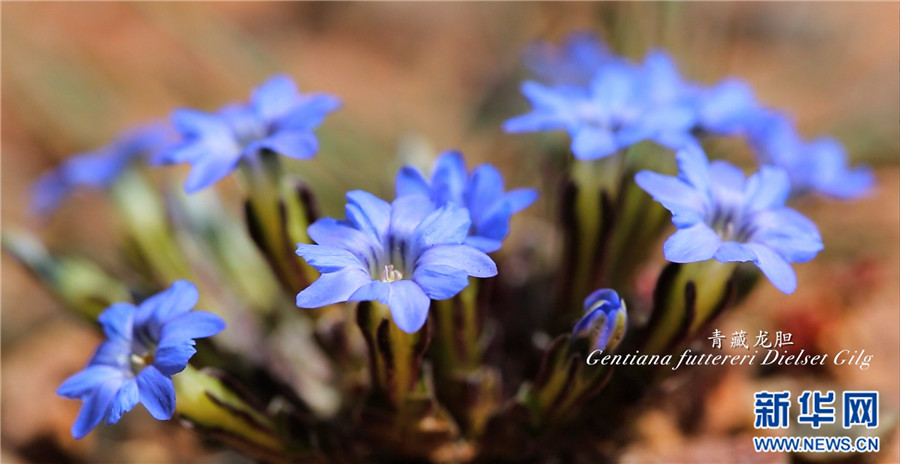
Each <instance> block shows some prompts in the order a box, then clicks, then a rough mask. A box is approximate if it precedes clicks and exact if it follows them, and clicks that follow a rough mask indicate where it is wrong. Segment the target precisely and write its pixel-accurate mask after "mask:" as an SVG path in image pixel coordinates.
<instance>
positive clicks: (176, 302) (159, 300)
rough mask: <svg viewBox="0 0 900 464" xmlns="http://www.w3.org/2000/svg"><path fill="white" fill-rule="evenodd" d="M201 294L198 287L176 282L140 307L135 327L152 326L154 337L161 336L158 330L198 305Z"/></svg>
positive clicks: (184, 282) (183, 281)
mask: <svg viewBox="0 0 900 464" xmlns="http://www.w3.org/2000/svg"><path fill="white" fill-rule="evenodd" d="M199 297H200V294H199V293H198V292H197V287H196V286H195V285H194V284H192V283H190V282H188V281H186V280H176V281H175V282H172V285H171V286H170V287H169V288H168V289H166V290H165V291H163V292H160V293H158V294H156V295H154V296H152V297H150V298H148V299H146V300H144V302H143V303H141V304H140V306H138V310H137V313H136V314H135V317H134V325H135V326H143V325H144V324H148V323H149V324H150V325H151V326H152V330H153V331H154V332H153V335H154V336H157V337H158V336H159V332H158V330H159V329H161V328H162V324H164V323H165V322H167V321H168V320H170V319H173V318H175V317H178V316H180V315H182V314H185V313H187V312H188V311H190V310H191V309H193V308H194V306H196V305H197V300H198V298H199Z"/></svg>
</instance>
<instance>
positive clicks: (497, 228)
mask: <svg viewBox="0 0 900 464" xmlns="http://www.w3.org/2000/svg"><path fill="white" fill-rule="evenodd" d="M510 216H512V205H510V204H509V203H508V202H506V201H503V200H500V201H495V202H494V203H493V204H491V205H489V207H488V208H484V209H482V210H481V215H480V216H479V217H478V218H477V221H474V218H473V222H474V224H473V226H474V227H472V229H473V231H474V234H473V235H481V236H483V237H489V238H493V239H497V240H502V239H504V238H506V236H507V235H509V218H510Z"/></svg>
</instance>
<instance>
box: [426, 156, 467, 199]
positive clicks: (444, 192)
mask: <svg viewBox="0 0 900 464" xmlns="http://www.w3.org/2000/svg"><path fill="white" fill-rule="evenodd" d="M466 176H467V174H466V162H465V161H464V160H463V157H462V154H461V153H459V152H458V151H447V152H444V154H442V155H441V156H440V157H438V159H437V161H436V162H435V163H434V174H432V176H431V190H432V192H433V195H434V201H435V203H436V206H444V205H445V204H447V203H456V204H457V205H460V206H463V203H464V201H465V200H464V199H463V192H465V189H466Z"/></svg>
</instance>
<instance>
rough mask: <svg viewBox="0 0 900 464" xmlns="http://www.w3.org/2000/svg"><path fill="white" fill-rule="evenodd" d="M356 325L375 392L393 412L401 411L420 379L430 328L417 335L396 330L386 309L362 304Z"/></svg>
mask: <svg viewBox="0 0 900 464" xmlns="http://www.w3.org/2000/svg"><path fill="white" fill-rule="evenodd" d="M357 323H358V324H359V327H360V329H361V330H362V333H363V336H364V337H365V339H366V344H367V345H368V347H369V366H370V370H371V376H372V385H373V387H374V389H375V391H376V392H377V393H378V394H379V395H380V396H382V397H383V398H384V399H386V400H387V401H388V403H389V404H390V405H391V406H392V407H394V408H395V409H401V408H402V407H403V406H404V404H405V400H406V398H407V397H408V396H409V395H410V393H411V392H412V391H413V389H414V387H415V385H416V382H417V381H418V380H419V373H420V369H421V365H422V356H423V355H424V353H425V349H426V348H427V347H428V342H429V340H430V336H429V335H430V334H429V330H430V329H429V326H428V324H427V323H426V325H425V327H423V328H422V329H421V330H419V331H418V332H416V333H411V334H410V333H406V332H404V331H402V330H400V328H399V327H397V324H395V323H394V321H393V318H392V317H391V310H390V308H389V307H388V306H386V305H384V304H381V303H379V302H377V301H368V302H362V303H360V304H359V306H358V308H357Z"/></svg>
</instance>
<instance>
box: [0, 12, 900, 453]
mask: <svg viewBox="0 0 900 464" xmlns="http://www.w3.org/2000/svg"><path fill="white" fill-rule="evenodd" d="M0 13H2V70H3V73H2V87H0V90H2V105H0V117H2V144H0V151H2V175H0V182H2V187H0V193H2V222H3V226H4V227H13V226H14V227H20V228H27V229H29V230H32V231H35V232H38V233H39V234H40V235H41V236H42V238H44V240H45V241H46V242H47V243H48V244H49V245H50V246H51V247H53V248H55V249H59V250H64V251H72V252H77V253H80V254H83V255H86V256H88V257H91V258H92V259H95V260H96V261H98V262H100V263H102V264H103V265H104V266H107V267H108V268H110V269H116V267H117V266H121V265H122V264H121V263H120V262H119V258H118V256H117V253H118V250H117V248H116V247H115V246H110V244H111V243H115V235H114V234H115V231H116V220H115V217H114V215H113V214H112V210H111V208H110V207H109V205H108V204H107V203H106V202H104V201H103V197H102V195H99V194H95V193H84V194H79V195H76V197H75V198H73V199H70V201H68V202H67V203H66V204H65V205H64V206H63V208H61V209H60V210H59V211H58V212H57V213H56V214H55V215H53V216H52V217H51V218H49V219H44V220H41V219H39V218H36V217H34V216H32V215H30V214H29V213H28V204H29V201H30V193H29V189H30V186H31V184H32V182H34V180H35V179H36V178H37V176H39V175H40V174H41V173H42V172H43V171H45V170H47V169H49V168H51V167H52V166H54V165H56V164H57V163H58V162H59V161H61V160H63V159H64V158H66V157H67V156H70V155H71V154H74V153H77V152H80V151H84V150H87V149H91V148H94V147H97V146H99V145H103V144H105V143H107V142H108V141H109V140H111V139H112V138H113V137H114V136H115V135H116V134H117V133H119V132H120V131H121V130H123V129H125V128H128V127H129V126H131V125H133V124H138V123H141V122H145V121H148V120H151V119H156V118H162V117H166V116H167V115H168V114H169V113H170V112H171V110H172V109H174V108H176V107H182V106H186V107H192V108H198V109H203V110H214V109H216V108H218V107H219V106H221V105H222V104H224V103H227V102H230V101H238V100H243V99H245V98H246V97H247V96H248V94H249V92H250V90H251V89H252V88H253V87H254V86H256V85H258V84H259V83H261V82H262V81H263V80H265V79H266V78H267V77H269V76H270V75H272V74H274V73H286V74H289V75H290V76H292V77H293V78H295V79H296V81H297V82H298V84H299V86H300V90H301V91H302V92H310V91H323V92H328V93H331V94H334V95H337V96H339V97H340V98H341V99H342V100H343V102H344V106H343V108H342V109H341V110H340V111H338V112H337V113H335V114H334V115H333V116H330V117H329V119H328V120H326V122H325V124H324V126H323V128H322V129H321V130H320V131H319V134H320V139H321V148H320V154H319V156H318V157H317V158H316V159H314V160H312V161H307V162H304V163H302V164H299V165H297V166H296V169H297V170H298V171H299V172H301V173H302V174H303V175H304V176H305V177H306V178H307V179H308V180H309V182H310V183H311V184H312V185H313V186H314V187H315V188H316V190H317V193H318V194H319V196H320V201H321V203H322V209H323V212H324V213H325V214H326V215H337V216H340V215H341V212H340V211H341V207H342V203H343V194H344V192H346V191H347V190H350V189H365V190H369V191H373V192H374V193H376V194H379V195H381V196H383V197H390V196H391V195H392V185H393V177H394V173H395V172H396V170H397V168H398V167H399V166H400V165H402V164H403V163H406V162H411V163H414V164H418V165H420V166H427V165H428V163H429V159H428V156H426V155H427V154H429V153H431V154H436V153H437V152H439V151H442V150H445V149H449V148H458V149H461V150H462V151H463V152H464V153H465V155H466V157H467V159H468V160H469V164H470V166H471V165H472V164H474V163H475V162H484V161H489V162H491V163H493V164H495V165H497V166H498V167H499V168H500V169H501V171H503V172H504V174H505V176H506V179H507V185H508V186H510V187H523V186H533V187H538V188H541V189H542V191H543V192H549V191H550V189H552V188H553V187H554V186H555V185H556V184H554V183H553V182H550V181H548V180H547V179H545V178H542V169H541V166H542V164H541V160H540V159H539V158H538V157H535V156H530V154H531V153H533V152H534V151H535V148H534V147H532V146H531V145H533V143H532V142H533V141H534V140H537V139H536V138H534V137H532V136H528V135H525V136H522V135H517V136H510V135H506V134H503V133H502V131H501V130H500V124H501V123H502V121H503V120H504V119H506V118H508V117H511V116H513V115H516V114H520V113H522V112H524V111H526V110H527V109H528V106H527V103H526V102H525V100H524V98H522V97H521V96H520V94H519V92H518V85H519V82H520V81H521V80H522V79H524V78H525V77H526V73H525V71H524V70H523V68H522V63H521V52H522V50H523V47H524V46H525V45H527V44H528V43H530V42H532V41H534V40H539V39H540V40H551V41H553V42H556V43H558V42H559V41H560V40H561V39H562V38H563V37H565V36H566V35H568V34H569V33H570V32H573V31H577V30H584V29H588V30H593V31H595V32H597V33H598V34H599V35H600V36H602V37H604V38H605V39H607V40H608V42H609V43H610V45H611V47H612V48H613V49H614V50H615V51H617V52H619V53H622V54H625V55H627V56H630V57H632V58H635V59H639V58H641V57H643V55H644V53H645V52H646V51H647V50H648V49H649V48H651V47H657V46H661V47H663V48H665V49H666V50H668V51H669V52H670V53H672V54H673V56H674V57H675V59H676V61H677V63H678V64H679V66H680V69H681V71H682V73H683V74H684V75H685V77H687V78H689V79H692V80H697V81H700V82H703V83H706V84H710V83H713V82H715V81H718V80H720V79H722V78H724V77H726V76H737V77H740V78H742V79H745V80H746V81H748V82H749V83H750V84H751V85H752V86H753V87H754V89H755V90H756V92H757V95H758V97H759V99H760V100H761V101H762V102H763V103H765V104H768V105H770V106H774V107H777V108H781V109H783V110H785V111H787V112H789V113H791V114H793V115H794V116H795V118H796V120H797V123H798V126H799V128H800V130H801V132H802V133H803V134H804V135H805V136H806V137H812V136H816V135H823V134H830V135H833V136H835V137H837V138H838V139H840V140H841V141H842V142H843V143H844V144H845V145H846V146H847V148H848V152H849V154H850V157H851V159H852V160H853V162H854V163H860V162H865V163H869V164H871V165H872V166H874V167H875V169H876V174H877V177H878V186H877V189H876V190H875V191H874V192H873V193H872V194H871V195H870V196H868V197H867V198H864V199H862V200H859V201H856V202H852V203H849V202H848V203H844V202H837V201H828V200H815V201H808V202H804V203H802V204H799V205H796V206H797V207H798V209H800V210H801V211H803V212H804V213H805V214H807V215H808V216H809V217H811V218H812V219H813V220H814V221H815V222H816V223H817V224H818V225H819V227H820V229H821V231H822V234H823V237H824V242H825V244H826V249H825V251H824V252H823V253H822V254H820V256H819V257H818V258H817V259H816V260H815V261H814V262H813V263H812V264H807V265H799V266H796V268H797V270H798V274H799V279H800V286H799V291H798V292H797V293H796V294H794V295H791V296H790V297H785V296H783V295H781V294H780V293H778V292H777V291H776V290H775V289H774V288H772V287H771V286H769V285H761V286H760V287H761V288H760V289H759V290H758V291H757V292H756V294H754V295H753V297H752V298H751V301H749V302H748V303H747V304H746V305H744V307H743V308H738V309H737V310H736V311H732V312H731V313H730V314H729V315H728V316H727V317H726V318H725V319H723V320H722V321H721V323H720V324H719V328H720V329H721V330H722V332H723V333H731V332H733V331H737V330H746V331H747V332H748V333H755V332H756V331H757V330H760V329H765V330H769V331H770V332H774V331H776V330H783V331H787V332H792V333H793V334H794V341H795V342H796V347H797V349H800V348H807V351H811V350H812V351H819V352H829V353H834V352H837V351H839V350H840V349H843V348H850V349H862V348H864V349H865V350H866V352H867V353H869V354H873V355H874V360H873V361H872V365H871V367H870V368H869V369H868V370H865V371H863V370H859V369H855V368H847V367H846V366H844V367H843V368H842V367H834V366H831V367H825V368H823V369H820V370H811V369H804V368H801V367H790V368H783V369H781V370H775V371H772V372H758V371H754V370H752V369H749V368H746V367H744V366H737V367H734V368H725V367H716V368H709V369H706V370H702V369H701V370H700V371H702V372H700V373H698V374H696V375H695V376H694V377H693V378H692V379H691V382H694V383H693V385H694V387H696V388H700V389H702V388H703V385H705V383H704V379H703V378H704V376H706V377H711V376H714V377H716V378H718V380H717V381H716V382H709V385H711V386H710V387H709V388H708V389H707V390H708V391H704V394H703V395H700V398H701V400H700V401H701V404H697V405H695V406H696V409H695V410H694V412H693V413H692V414H691V420H690V421H686V420H685V419H684V418H685V415H686V414H687V413H686V412H684V411H678V410H673V408H671V407H667V405H666V404H665V402H662V403H661V404H659V405H657V406H655V407H653V408H651V410H650V411H648V413H647V414H645V415H644V417H643V418H642V420H641V424H640V426H639V428H638V431H639V433H638V436H636V438H635V443H634V444H633V445H632V447H631V448H630V449H629V450H628V451H627V452H626V455H625V459H626V460H629V461H632V462H645V461H654V460H656V461H659V460H663V461H669V462H671V461H685V460H709V459H710V456H732V457H733V456H735V454H733V453H734V452H735V451H737V452H741V454H746V455H747V459H749V460H753V459H758V460H759V461H760V462H773V461H774V462H781V461H783V460H785V459H786V458H785V457H784V456H773V455H759V456H754V455H753V453H752V452H750V450H751V449H752V443H751V441H750V440H749V439H748V438H747V437H746V436H742V435H740V434H739V433H736V431H741V430H746V428H747V426H748V424H751V425H752V418H753V411H752V394H753V392H755V391H758V390H762V389H768V390H773V389H776V388H778V389H790V390H791V391H795V392H796V391H801V390H802V389H804V388H806V387H809V386H810V385H818V386H819V387H816V388H821V385H823V384H828V385H834V389H836V390H851V389H874V390H878V391H880V392H881V395H882V400H881V401H882V411H886V412H885V414H887V412H890V415H892V418H889V417H887V416H883V417H882V421H883V422H882V423H883V424H884V426H885V427H888V424H895V423H896V411H897V409H898V405H900V379H898V375H897V366H898V365H900V334H898V327H900V311H898V308H900V166H898V163H900V155H898V153H900V134H898V121H900V105H898V101H900V88H898V87H900V83H898V74H897V63H898V60H900V45H898V40H897V37H898V25H897V15H898V6H897V5H896V4H892V3H880V4H864V3H852V4H851V3H826V4H806V3H758V4H748V3H740V4H729V3H722V4H719V3H716V4H707V3H684V4H681V3H665V4H652V3H640V4H618V3H572V4H568V3H552V4H549V3H523V4H517V3H459V4H442V3H423V4H416V3H288V2H285V3H282V2H278V3H242V2H233V3H222V4H218V3H81V2H78V3H3V4H2V12H0ZM736 157H737V158H738V159H740V155H738V156H736ZM166 169H167V171H169V173H170V174H172V176H173V177H175V178H183V176H184V174H185V173H186V171H185V170H184V169H182V168H181V167H175V168H166ZM233 184H234V181H233V179H226V180H225V181H223V182H222V183H220V184H219V186H218V187H217V188H219V189H221V190H222V191H223V192H224V193H225V194H226V195H228V194H231V195H234V193H235V191H236V189H235V188H234V187H235V186H234V185H233ZM545 196H548V195H545ZM234 208H235V211H236V212H237V211H238V208H237V204H236V203H235V204H234ZM553 211H554V208H553V205H552V202H549V201H543V202H542V203H541V204H538V205H537V206H536V207H533V208H531V209H529V210H528V211H526V212H525V213H524V217H523V218H522V219H521V220H518V221H519V222H518V223H514V225H513V227H514V230H515V228H516V227H517V226H518V229H519V230H525V229H529V226H532V227H533V228H535V229H536V230H540V229H547V228H552V227H553V221H554V215H553V214H554V212H553ZM111 239H112V241H111ZM512 239H513V240H514V241H515V240H520V241H521V240H527V239H528V238H527V237H522V234H521V232H515V231H514V236H513V238H512ZM548 249H549V250H550V251H548V252H552V250H553V249H554V248H553V247H552V246H551V247H548ZM2 277H3V278H2V333H0V335H2V346H0V348H2V397H0V401H2V415H0V422H2V435H0V441H2V454H0V460H2V461H3V462H5V463H6V462H10V463H12V462H60V463H62V462H242V459H243V458H241V457H239V456H236V455H234V454H230V453H224V452H221V451H218V450H217V449H216V448H215V447H214V446H208V445H209V444H206V443H201V442H200V440H198V439H197V438H196V436H195V435H193V434H192V433H191V432H190V431H187V430H184V429H181V428H179V427H176V426H172V425H170V424H163V423H158V422H156V421H153V420H152V419H151V418H150V417H149V415H148V414H146V412H145V411H144V410H143V409H142V408H136V410H135V411H134V412H133V413H131V414H130V415H128V416H126V417H125V418H124V419H123V421H122V423H121V424H120V426H118V427H106V428H105V430H104V432H103V433H101V434H98V433H96V432H95V433H93V434H91V435H90V436H88V437H87V438H85V439H83V440H80V441H75V440H73V439H72V438H71V436H70V435H69V432H68V430H69V427H70V425H71V423H72V421H73V420H74V417H75V414H76V413H77V410H78V407H79V402H77V401H71V400H64V399H62V398H59V397H57V396H56V394H55V389H56V387H57V386H58V385H59V383H60V382H61V381H62V380H63V379H65V378H66V377H67V376H68V375H70V374H72V373H73V372H75V371H76V370H78V369H80V368H81V367H82V366H83V364H84V363H85V361H86V360H87V359H88V357H89V356H90V354H91V352H92V351H93V349H94V347H95V346H96V343H97V341H98V338H97V336H96V335H95V333H94V331H93V330H92V329H91V328H90V327H89V326H87V325H86V324H83V323H80V322H79V321H76V320H74V319H72V318H69V317H67V316H66V314H65V312H64V311H63V309H62V308H61V307H60V306H59V305H58V303H57V302H55V301H54V300H53V299H52V298H50V297H49V296H48V295H47V294H46V293H44V292H43V291H42V290H41V289H40V287H39V286H38V285H37V284H36V283H35V282H34V281H33V279H32V278H31V277H30V276H29V275H27V274H26V273H25V272H24V270H23V269H22V268H21V267H20V266H19V265H18V264H17V263H16V262H14V261H12V260H11V259H10V258H9V257H8V256H7V255H6V254H4V255H3V257H2ZM750 308H752V311H748V309H750ZM673 388H678V387H677V386H673ZM891 421H893V422H891ZM686 422H689V423H686ZM98 435H100V437H99V438H98ZM882 446H883V447H884V448H886V449H885V451H883V452H882V453H881V454H880V455H879V456H878V457H877V458H876V460H877V461H880V462H898V460H900V451H898V445H897V435H896V432H892V433H891V434H890V435H889V436H888V437H886V439H885V441H884V442H883V444H882Z"/></svg>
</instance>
